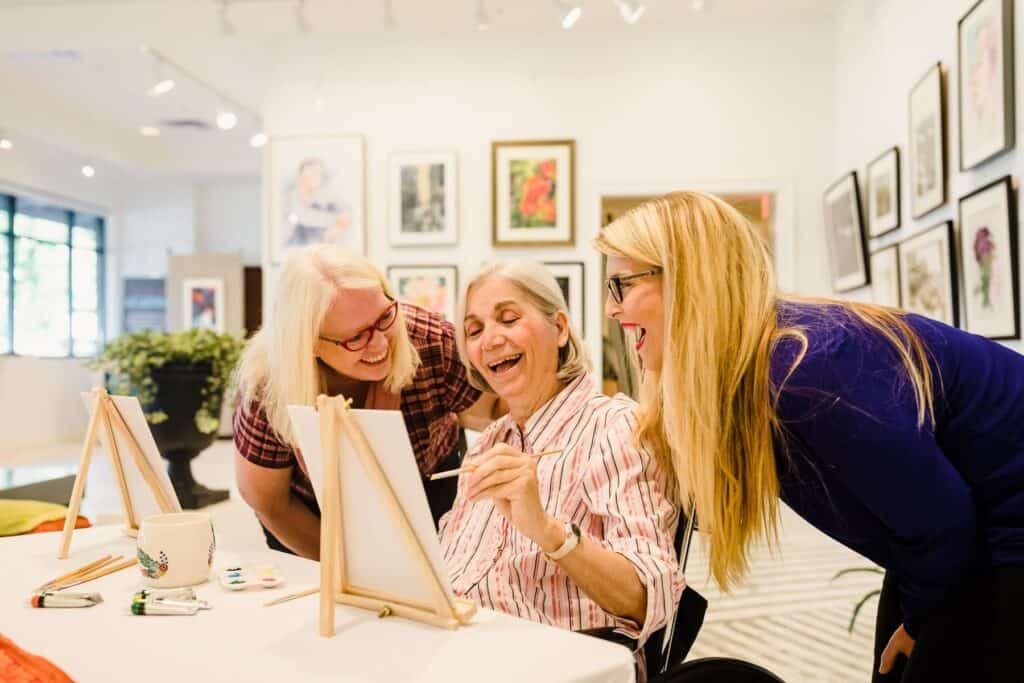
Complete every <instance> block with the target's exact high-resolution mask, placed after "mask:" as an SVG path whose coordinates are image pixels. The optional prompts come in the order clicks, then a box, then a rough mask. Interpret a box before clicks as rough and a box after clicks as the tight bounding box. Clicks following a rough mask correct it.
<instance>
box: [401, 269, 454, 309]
mask: <svg viewBox="0 0 1024 683" xmlns="http://www.w3.org/2000/svg"><path fill="white" fill-rule="evenodd" d="M388 281H389V282H390V283H391V288H392V289H393V290H394V292H395V296H397V297H398V300H399V301H404V302H405V303H408V304H413V305H414V306H419V307H420V308H425V309H426V310H428V311H431V312H433V313H440V314H441V315H442V316H444V319H445V320H447V321H449V322H453V323H454V322H455V300H456V298H457V297H458V295H459V283H458V268H456V267H455V266H391V267H390V268H388Z"/></svg>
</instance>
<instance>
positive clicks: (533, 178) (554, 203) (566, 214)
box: [491, 140, 576, 247]
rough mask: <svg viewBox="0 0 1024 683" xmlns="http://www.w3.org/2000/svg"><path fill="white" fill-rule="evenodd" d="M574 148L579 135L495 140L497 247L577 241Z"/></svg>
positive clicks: (494, 239)
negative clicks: (537, 139)
mask: <svg viewBox="0 0 1024 683" xmlns="http://www.w3.org/2000/svg"><path fill="white" fill-rule="evenodd" d="M575 150H576V142H575V141H574V140H539V141H519V142H493V143H491V181H492V182H491V205H492V206H491V214H492V242H493V244H494V246H496V247H513V246H515V247H539V246H571V245H572V244H573V243H574V239H575V220H576V206H575V201H576V200H575V196H574V195H575V189H574V188H575V184H576V168H575V163H576V162H575Z"/></svg>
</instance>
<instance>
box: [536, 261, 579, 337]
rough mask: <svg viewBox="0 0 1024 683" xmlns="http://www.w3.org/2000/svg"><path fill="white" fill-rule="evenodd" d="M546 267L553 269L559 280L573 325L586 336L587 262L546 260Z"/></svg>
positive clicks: (553, 273) (556, 278) (552, 271)
mask: <svg viewBox="0 0 1024 683" xmlns="http://www.w3.org/2000/svg"><path fill="white" fill-rule="evenodd" d="M544 267H545V268H547V269H548V270H549V271H551V274H552V275H554V276H555V281H556V282H558V287H559V288H560V289H561V290H562V296H564V297H565V304H566V305H567V306H568V307H569V315H570V316H571V318H572V326H573V327H575V328H576V331H577V332H579V334H580V336H582V337H586V336H587V330H586V322H587V316H586V308H585V307H584V301H585V300H586V298H585V294H584V289H585V286H586V278H585V275H584V274H585V273H586V264H584V263H583V262H582V261H568V262H565V261H557V262H555V261H553V262H545V263H544Z"/></svg>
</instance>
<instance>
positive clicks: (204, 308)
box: [181, 278, 226, 332]
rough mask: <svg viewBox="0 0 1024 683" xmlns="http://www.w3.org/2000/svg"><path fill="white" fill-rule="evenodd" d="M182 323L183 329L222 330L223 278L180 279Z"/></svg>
mask: <svg viewBox="0 0 1024 683" xmlns="http://www.w3.org/2000/svg"><path fill="white" fill-rule="evenodd" d="M181 302H182V323H183V325H182V326H183V327H184V328H185V329H189V328H192V327H198V328H199V329H206V330H214V331H216V332H223V331H224V328H225V324H224V322H225V321H224V315H225V313H226V311H225V310H224V280H221V279H220V278H185V279H184V280H183V281H182V293H181Z"/></svg>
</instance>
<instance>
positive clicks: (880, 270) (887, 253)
mask: <svg viewBox="0 0 1024 683" xmlns="http://www.w3.org/2000/svg"><path fill="white" fill-rule="evenodd" d="M871 300H872V301H873V302H874V303H876V304H878V305H880V306H889V307H891V308H900V247H899V245H898V244H894V245H892V246H891V247H885V248H884V249H879V250H878V251H875V252H872V254H871Z"/></svg>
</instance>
